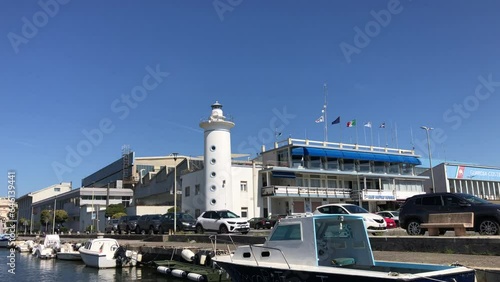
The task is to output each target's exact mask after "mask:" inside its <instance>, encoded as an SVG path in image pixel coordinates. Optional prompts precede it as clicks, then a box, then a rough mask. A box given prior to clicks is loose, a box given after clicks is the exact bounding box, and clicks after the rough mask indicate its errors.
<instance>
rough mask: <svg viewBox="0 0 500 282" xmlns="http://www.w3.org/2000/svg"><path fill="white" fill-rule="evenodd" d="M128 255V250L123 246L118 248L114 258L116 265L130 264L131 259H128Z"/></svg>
mask: <svg viewBox="0 0 500 282" xmlns="http://www.w3.org/2000/svg"><path fill="white" fill-rule="evenodd" d="M126 253H127V250H126V249H125V248H124V247H123V246H120V247H118V249H116V251H115V254H114V256H113V258H114V259H116V265H118V266H123V265H125V264H127V263H128V262H129V260H130V258H128V257H127V254H126Z"/></svg>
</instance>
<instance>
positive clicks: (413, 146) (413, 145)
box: [410, 126, 415, 150]
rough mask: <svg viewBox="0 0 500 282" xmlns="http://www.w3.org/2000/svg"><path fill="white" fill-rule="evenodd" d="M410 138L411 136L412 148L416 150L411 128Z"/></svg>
mask: <svg viewBox="0 0 500 282" xmlns="http://www.w3.org/2000/svg"><path fill="white" fill-rule="evenodd" d="M410 136H411V147H412V148H413V150H415V144H414V143H413V128H411V126H410Z"/></svg>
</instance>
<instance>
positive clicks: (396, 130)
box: [394, 123, 399, 148]
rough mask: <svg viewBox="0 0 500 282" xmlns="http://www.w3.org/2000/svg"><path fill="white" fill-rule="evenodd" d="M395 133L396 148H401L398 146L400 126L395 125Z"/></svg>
mask: <svg viewBox="0 0 500 282" xmlns="http://www.w3.org/2000/svg"><path fill="white" fill-rule="evenodd" d="M394 133H395V134H396V148H399V144H398V124H397V123H394Z"/></svg>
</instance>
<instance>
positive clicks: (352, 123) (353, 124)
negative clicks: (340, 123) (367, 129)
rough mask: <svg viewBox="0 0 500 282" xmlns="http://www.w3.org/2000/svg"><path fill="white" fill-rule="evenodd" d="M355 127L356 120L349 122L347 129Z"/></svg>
mask: <svg viewBox="0 0 500 282" xmlns="http://www.w3.org/2000/svg"><path fill="white" fill-rule="evenodd" d="M353 126H356V120H355V119H353V120H351V121H348V122H347V127H353Z"/></svg>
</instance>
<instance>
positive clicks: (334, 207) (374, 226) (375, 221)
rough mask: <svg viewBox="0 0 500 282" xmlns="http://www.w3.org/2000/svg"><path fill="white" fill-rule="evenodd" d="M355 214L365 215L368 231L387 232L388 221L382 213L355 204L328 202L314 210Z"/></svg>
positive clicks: (317, 212) (317, 211) (319, 212)
mask: <svg viewBox="0 0 500 282" xmlns="http://www.w3.org/2000/svg"><path fill="white" fill-rule="evenodd" d="M322 213H327V214H354V215H359V216H361V217H363V220H364V221H365V226H366V231H368V232H370V233H378V232H386V231H387V223H386V222H385V219H384V218H383V217H381V216H380V215H376V214H374V213H370V212H369V211H367V210H365V209H364V208H362V207H360V206H356V205H353V204H328V205H323V206H319V207H317V208H316V210H315V211H314V214H322Z"/></svg>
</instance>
